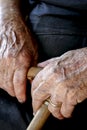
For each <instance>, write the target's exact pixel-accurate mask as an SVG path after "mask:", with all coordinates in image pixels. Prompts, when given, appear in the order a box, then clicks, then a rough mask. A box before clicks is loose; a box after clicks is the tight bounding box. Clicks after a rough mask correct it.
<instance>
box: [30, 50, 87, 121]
mask: <svg viewBox="0 0 87 130" xmlns="http://www.w3.org/2000/svg"><path fill="white" fill-rule="evenodd" d="M38 66H40V67H44V68H43V70H41V71H40V72H39V73H38V74H37V75H36V77H35V78H34V80H33V82H32V90H31V93H32V105H33V111H34V113H36V112H37V110H38V109H39V108H40V106H41V105H42V103H43V102H44V101H45V100H47V99H48V98H50V100H51V102H52V103H53V104H55V105H58V104H61V105H59V107H54V106H53V105H52V104H51V103H49V105H48V109H49V111H50V112H51V113H52V115H53V116H54V117H56V118H58V119H64V118H69V117H71V116H72V112H73V110H74V108H75V106H76V105H77V103H81V102H82V101H84V100H85V99H86V98H87V48H82V49H77V50H71V51H69V52H66V53H65V54H63V55H62V56H60V57H57V58H53V59H50V60H48V61H45V62H42V63H40V64H38Z"/></svg>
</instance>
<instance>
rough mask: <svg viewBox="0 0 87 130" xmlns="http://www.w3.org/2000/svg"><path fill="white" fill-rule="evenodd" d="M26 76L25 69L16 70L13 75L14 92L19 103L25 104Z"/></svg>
mask: <svg viewBox="0 0 87 130" xmlns="http://www.w3.org/2000/svg"><path fill="white" fill-rule="evenodd" d="M26 75H27V69H26V68H21V69H19V70H16V71H15V74H14V80H13V83H14V91H15V95H16V97H17V99H18V101H19V102H25V100H26V79H27V77H26Z"/></svg>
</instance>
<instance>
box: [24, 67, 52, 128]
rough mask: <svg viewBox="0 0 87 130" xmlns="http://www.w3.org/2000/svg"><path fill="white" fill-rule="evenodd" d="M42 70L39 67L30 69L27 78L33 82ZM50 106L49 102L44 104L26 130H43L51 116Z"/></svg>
mask: <svg viewBox="0 0 87 130" xmlns="http://www.w3.org/2000/svg"><path fill="white" fill-rule="evenodd" d="M41 69H42V68H37V67H32V68H30V69H29V71H28V74H27V78H28V79H29V80H33V78H34V77H35V76H36V74H37V73H38V72H39V71H41ZM48 104H49V102H48V101H45V102H44V103H43V104H42V106H41V108H40V109H39V110H38V111H37V113H36V114H35V116H34V117H33V119H32V121H31V122H30V124H29V126H28V127H27V129H26V130H41V128H42V127H43V125H44V123H45V122H46V120H47V118H48V117H49V115H50V112H49V110H48Z"/></svg>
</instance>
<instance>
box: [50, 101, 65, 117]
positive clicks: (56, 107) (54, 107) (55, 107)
mask: <svg viewBox="0 0 87 130" xmlns="http://www.w3.org/2000/svg"><path fill="white" fill-rule="evenodd" d="M61 105H62V103H61V102H58V103H57V104H54V103H52V101H51V102H49V105H48V110H49V111H50V112H51V113H52V115H53V116H54V117H56V118H58V119H63V118H64V117H63V115H62V114H61V113H60V109H61Z"/></svg>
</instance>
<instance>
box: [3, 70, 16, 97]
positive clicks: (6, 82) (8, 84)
mask: <svg viewBox="0 0 87 130" xmlns="http://www.w3.org/2000/svg"><path fill="white" fill-rule="evenodd" d="M0 88H2V89H3V90H5V91H6V92H7V93H8V94H9V95H11V96H13V97H14V96H15V92H14V85H13V71H10V74H9V70H8V69H7V71H6V72H5V73H4V75H3V77H2V78H0Z"/></svg>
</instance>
